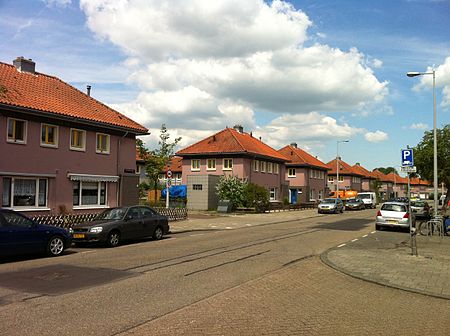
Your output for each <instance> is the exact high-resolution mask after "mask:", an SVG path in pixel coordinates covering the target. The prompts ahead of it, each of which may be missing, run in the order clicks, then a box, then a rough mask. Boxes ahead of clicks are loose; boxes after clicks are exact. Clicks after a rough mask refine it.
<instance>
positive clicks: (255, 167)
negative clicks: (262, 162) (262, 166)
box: [253, 160, 259, 172]
mask: <svg viewBox="0 0 450 336" xmlns="http://www.w3.org/2000/svg"><path fill="white" fill-rule="evenodd" d="M253 171H254V172H258V171H259V161H258V160H253Z"/></svg>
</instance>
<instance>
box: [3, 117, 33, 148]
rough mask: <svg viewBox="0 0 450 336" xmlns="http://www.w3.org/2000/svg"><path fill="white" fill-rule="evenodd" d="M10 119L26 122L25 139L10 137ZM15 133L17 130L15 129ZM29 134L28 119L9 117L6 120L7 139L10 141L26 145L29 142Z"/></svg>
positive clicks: (24, 128)
mask: <svg viewBox="0 0 450 336" xmlns="http://www.w3.org/2000/svg"><path fill="white" fill-rule="evenodd" d="M10 121H22V122H23V123H24V126H23V140H17V139H15V138H10V137H9V136H8V129H9V123H10ZM14 133H15V131H14ZM27 134H28V121H27V120H24V119H18V118H8V119H7V121H6V141H7V142H9V143H15V144H21V145H26V143H27Z"/></svg>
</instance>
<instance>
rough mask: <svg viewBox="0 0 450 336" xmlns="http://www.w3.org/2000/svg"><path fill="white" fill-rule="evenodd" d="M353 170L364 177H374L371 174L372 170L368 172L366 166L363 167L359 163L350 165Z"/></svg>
mask: <svg viewBox="0 0 450 336" xmlns="http://www.w3.org/2000/svg"><path fill="white" fill-rule="evenodd" d="M352 169H353V171H354V172H356V173H358V174H359V175H361V176H363V177H365V178H374V177H373V175H372V172H370V171H369V170H367V169H366V168H364V167H363V166H361V165H359V164H355V165H353V167H352Z"/></svg>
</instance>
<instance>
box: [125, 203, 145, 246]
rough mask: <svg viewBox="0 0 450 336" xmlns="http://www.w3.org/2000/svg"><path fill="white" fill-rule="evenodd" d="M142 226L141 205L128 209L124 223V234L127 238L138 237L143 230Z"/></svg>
mask: <svg viewBox="0 0 450 336" xmlns="http://www.w3.org/2000/svg"><path fill="white" fill-rule="evenodd" d="M142 226H143V221H142V214H141V211H140V209H139V207H131V208H129V209H128V212H127V214H126V216H125V222H124V223H123V225H122V236H123V237H124V238H126V239H130V238H138V237H140V232H142Z"/></svg>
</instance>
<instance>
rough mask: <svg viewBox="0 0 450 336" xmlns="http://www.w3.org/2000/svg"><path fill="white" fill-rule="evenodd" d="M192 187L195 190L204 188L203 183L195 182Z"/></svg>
mask: <svg viewBox="0 0 450 336" xmlns="http://www.w3.org/2000/svg"><path fill="white" fill-rule="evenodd" d="M192 189H193V190H203V184H193V185H192Z"/></svg>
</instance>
